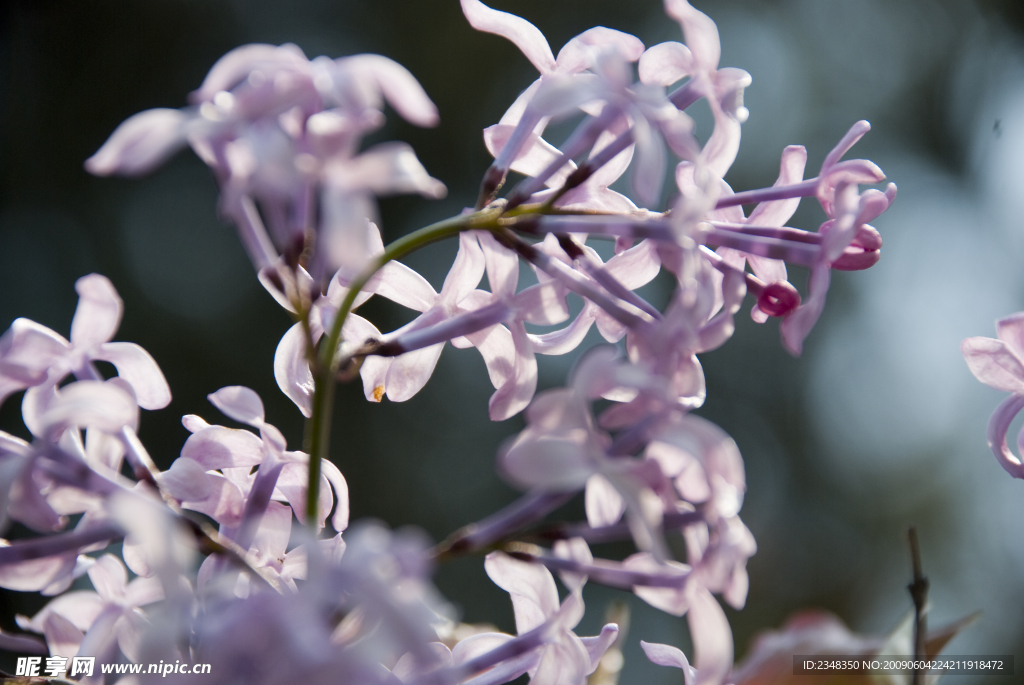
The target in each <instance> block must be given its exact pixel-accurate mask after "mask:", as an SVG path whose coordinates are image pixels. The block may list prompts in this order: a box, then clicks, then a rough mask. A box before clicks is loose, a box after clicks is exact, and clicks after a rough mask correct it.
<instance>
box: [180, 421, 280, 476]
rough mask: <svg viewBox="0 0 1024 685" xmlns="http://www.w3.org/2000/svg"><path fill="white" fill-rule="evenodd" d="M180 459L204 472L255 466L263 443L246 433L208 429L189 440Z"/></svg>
mask: <svg viewBox="0 0 1024 685" xmlns="http://www.w3.org/2000/svg"><path fill="white" fill-rule="evenodd" d="M181 456H182V457H185V458H187V459H194V460H195V461H197V462H199V464H200V465H202V467H203V468H204V469H206V470H212V469H225V468H234V467H239V466H241V467H250V466H256V465H257V464H259V463H261V462H262V461H263V457H264V451H263V441H261V440H260V439H259V438H258V437H256V436H255V435H253V434H252V433H250V432H249V431H247V430H241V429H238V428H225V427H224V426H208V427H206V428H203V429H202V430H199V431H196V432H195V433H193V434H192V435H191V436H189V438H188V440H186V441H185V445H184V446H183V447H182V448H181Z"/></svg>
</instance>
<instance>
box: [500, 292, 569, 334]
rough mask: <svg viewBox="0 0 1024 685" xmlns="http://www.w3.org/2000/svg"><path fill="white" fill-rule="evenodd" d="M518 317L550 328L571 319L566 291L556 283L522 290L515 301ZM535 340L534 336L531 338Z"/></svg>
mask: <svg viewBox="0 0 1024 685" xmlns="http://www.w3.org/2000/svg"><path fill="white" fill-rule="evenodd" d="M513 302H514V306H515V310H516V316H517V317H518V318H520V319H522V320H523V321H527V322H529V323H535V324H540V325H542V326H550V325H554V324H559V323H562V322H563V321H565V320H566V319H568V318H569V304H568V303H567V302H566V300H565V290H564V289H563V288H562V287H561V286H560V285H559V284H556V283H538V284H537V285H531V286H530V287H529V288H526V289H524V290H521V291H520V292H519V293H518V294H517V295H516V296H515V299H514V300H513ZM531 339H533V336H531Z"/></svg>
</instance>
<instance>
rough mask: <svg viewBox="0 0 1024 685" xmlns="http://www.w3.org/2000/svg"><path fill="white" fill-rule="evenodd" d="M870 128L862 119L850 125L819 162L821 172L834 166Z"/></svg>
mask: <svg viewBox="0 0 1024 685" xmlns="http://www.w3.org/2000/svg"><path fill="white" fill-rule="evenodd" d="M870 130H871V124H869V123H868V122H867V121H864V120H863V119H862V120H861V121H858V122H857V123H855V124H854V125H853V126H851V127H850V130H849V131H847V132H846V135H845V136H843V138H842V140H840V141H839V142H838V143H837V144H836V146H835V147H834V148H832V151H831V152H829V153H828V156H827V157H825V161H824V162H822V164H821V173H822V174H824V173H825V172H826V171H828V170H829V169H831V168H832V167H833V166H835V165H836V163H837V162H838V161H839V160H840V159H841V158H842V156H843V155H845V154H846V153H847V152H849V150H850V148H851V147H853V146H854V145H855V144H856V143H857V141H858V140H860V139H861V138H863V137H864V134H865V133H867V132H868V131H870ZM883 178H884V176H883Z"/></svg>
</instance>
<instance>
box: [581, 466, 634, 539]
mask: <svg viewBox="0 0 1024 685" xmlns="http://www.w3.org/2000/svg"><path fill="white" fill-rule="evenodd" d="M584 506H585V509H586V512H587V523H589V524H590V525H591V526H592V527H594V528H597V527H599V526H610V525H612V524H613V523H618V522H619V519H621V518H622V514H623V513H625V511H626V500H624V499H622V495H620V494H619V491H618V490H616V489H615V486H614V485H612V484H611V483H610V482H608V479H607V478H605V477H604V476H602V475H600V474H594V475H593V476H591V477H590V478H589V479H587V488H586V492H585V494H584Z"/></svg>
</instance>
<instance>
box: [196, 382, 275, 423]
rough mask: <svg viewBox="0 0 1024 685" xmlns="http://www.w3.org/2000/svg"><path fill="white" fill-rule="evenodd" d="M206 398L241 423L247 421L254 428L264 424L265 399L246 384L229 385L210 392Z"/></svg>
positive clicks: (226, 414)
mask: <svg viewBox="0 0 1024 685" xmlns="http://www.w3.org/2000/svg"><path fill="white" fill-rule="evenodd" d="M206 399H208V400H210V404H212V405H213V406H215V407H217V409H220V410H221V412H222V413H223V414H224V415H225V416H227V417H229V418H232V419H234V420H235V421H238V422H239V423H247V424H249V425H250V426H252V427H254V428H260V427H262V426H263V424H264V421H263V417H264V413H263V400H261V399H260V396H259V395H257V394H256V392H255V391H254V390H251V389H249V388H247V387H245V386H244V385H229V386H227V387H224V388H221V389H220V390H218V391H217V392H214V393H210V394H209V395H207V396H206Z"/></svg>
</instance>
